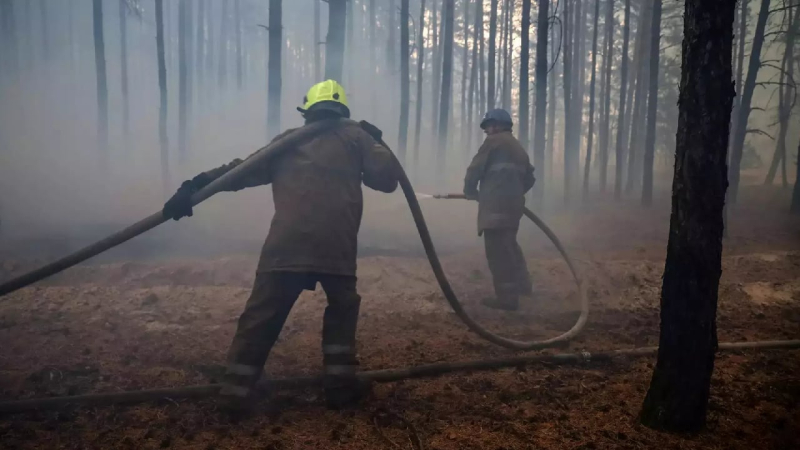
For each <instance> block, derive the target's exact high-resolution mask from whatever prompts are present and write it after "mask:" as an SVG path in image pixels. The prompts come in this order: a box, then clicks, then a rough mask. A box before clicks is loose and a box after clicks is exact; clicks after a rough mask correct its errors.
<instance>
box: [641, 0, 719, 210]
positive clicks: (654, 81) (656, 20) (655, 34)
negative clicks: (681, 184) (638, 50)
mask: <svg viewBox="0 0 800 450" xmlns="http://www.w3.org/2000/svg"><path fill="white" fill-rule="evenodd" d="M661 1H662V0H654V1H653V24H652V29H651V37H650V83H649V85H648V89H649V91H650V92H649V94H648V95H647V135H646V137H645V144H644V177H643V178H644V180H643V183H642V206H645V207H649V206H650V205H651V204H652V203H653V160H654V158H655V150H656V112H657V110H658V64H659V57H660V54H661V51H660V45H661ZM687 6H688V3H687ZM731 24H733V18H731ZM731 28H733V26H732V25H731Z"/></svg>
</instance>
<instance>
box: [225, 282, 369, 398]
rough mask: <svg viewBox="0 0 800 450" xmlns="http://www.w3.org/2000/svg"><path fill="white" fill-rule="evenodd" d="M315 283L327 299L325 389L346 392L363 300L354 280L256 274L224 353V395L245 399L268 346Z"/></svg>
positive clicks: (352, 377) (351, 377)
mask: <svg viewBox="0 0 800 450" xmlns="http://www.w3.org/2000/svg"><path fill="white" fill-rule="evenodd" d="M317 282H319V283H320V284H321V285H322V288H323V289H324V290H325V294H326V295H327V296H328V306H327V308H325V315H324V317H323V325H322V353H323V362H324V365H325V388H326V392H328V391H331V390H337V389H340V390H345V389H347V388H349V387H351V386H352V385H353V384H354V383H355V373H356V367H357V365H358V360H357V358H356V326H357V324H358V310H359V306H360V304H361V297H359V295H358V293H357V292H356V277H354V276H342V275H329V274H320V273H300V272H277V271H275V272H260V273H258V274H257V275H256V280H255V284H254V286H253V291H252V293H251V295H250V299H249V300H248V301H247V304H246V306H245V309H244V312H242V315H241V316H240V317H239V325H238V327H237V329H236V334H235V336H234V338H233V343H231V347H230V350H229V351H228V368H227V371H226V374H225V378H224V381H223V387H222V390H221V391H220V394H221V395H222V396H226V397H240V398H242V399H245V398H247V397H248V396H249V395H250V393H251V389H252V388H253V386H254V385H255V383H256V382H257V381H258V378H259V376H260V375H261V372H262V370H263V367H264V363H265V362H266V360H267V356H268V355H269V352H270V350H271V349H272V346H273V345H275V342H276V341H277V339H278V334H279V333H280V331H281V328H283V324H284V323H285V322H286V318H287V317H288V316H289V312H290V311H291V310H292V306H293V305H294V303H295V301H296V300H297V298H298V297H299V296H300V294H301V293H302V292H303V290H312V291H313V290H314V289H315V288H316V284H317Z"/></svg>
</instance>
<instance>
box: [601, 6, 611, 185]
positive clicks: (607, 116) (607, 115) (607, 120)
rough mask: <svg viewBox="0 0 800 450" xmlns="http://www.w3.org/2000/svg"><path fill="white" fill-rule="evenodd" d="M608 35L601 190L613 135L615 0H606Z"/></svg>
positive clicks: (606, 39)
mask: <svg viewBox="0 0 800 450" xmlns="http://www.w3.org/2000/svg"><path fill="white" fill-rule="evenodd" d="M606 1H607V7H606V18H605V26H606V36H605V39H604V47H605V55H604V56H603V63H604V65H605V88H604V95H603V111H602V117H603V120H602V124H601V125H600V192H603V193H605V192H606V185H607V184H608V181H607V179H608V141H609V138H610V137H611V69H612V67H613V64H612V62H613V60H614V0H606Z"/></svg>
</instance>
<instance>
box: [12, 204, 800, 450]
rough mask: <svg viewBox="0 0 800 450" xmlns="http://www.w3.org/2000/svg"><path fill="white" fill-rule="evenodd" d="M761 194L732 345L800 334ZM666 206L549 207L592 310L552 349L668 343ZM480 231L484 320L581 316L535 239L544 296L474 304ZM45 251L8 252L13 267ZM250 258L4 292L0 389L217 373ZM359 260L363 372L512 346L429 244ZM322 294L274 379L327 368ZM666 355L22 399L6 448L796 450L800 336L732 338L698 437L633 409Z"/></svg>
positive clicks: (291, 335)
mask: <svg viewBox="0 0 800 450" xmlns="http://www.w3.org/2000/svg"><path fill="white" fill-rule="evenodd" d="M764 195H767V194H764ZM767 196H768V197H770V198H772V197H773V196H772V194H769V195H767ZM754 198H755V199H751V201H750V202H749V203H748V205H749V206H741V207H739V208H737V209H736V210H735V211H732V212H731V219H730V222H729V226H730V234H729V236H728V238H726V240H725V242H724V248H725V250H724V255H723V275H722V280H721V285H720V301H719V315H718V329H719V338H720V341H722V342H725V341H749V340H761V339H764V340H767V339H769V340H772V339H797V338H798V337H800V334H799V333H800V220H799V219H798V218H793V217H790V216H789V215H787V214H784V213H782V212H779V211H778V207H777V206H776V205H774V204H771V202H770V201H765V200H764V199H763V198H761V200H759V199H758V198H760V197H759V196H758V195H756V196H755V197H754ZM781 198H782V199H784V200H785V198H784V197H783V196H781ZM782 202H783V200H782ZM473 214H474V212H473ZM668 218H669V208H668V207H662V208H660V209H658V210H657V211H656V212H653V213H652V214H651V213H646V214H643V213H642V211H641V210H640V209H639V208H638V206H633V205H630V206H628V207H617V208H615V209H614V212H613V213H611V212H609V209H604V208H603V207H602V206H597V207H594V208H592V209H590V210H587V211H585V212H583V213H581V214H570V215H569V216H567V215H566V214H560V213H558V212H553V213H552V214H551V215H550V216H549V217H548V222H550V223H551V225H553V228H554V229H555V230H556V232H557V233H558V234H559V235H560V237H561V238H562V240H563V241H564V242H565V243H566V244H567V245H568V248H569V249H570V252H571V253H572V254H573V255H574V258H575V259H576V260H577V262H578V267H579V269H580V271H581V273H582V275H583V277H584V278H585V279H586V281H587V283H588V292H589V295H590V301H591V307H592V310H591V315H590V318H589V322H588V324H587V326H586V329H585V330H584V331H583V333H582V334H581V335H580V336H579V337H578V338H576V339H575V340H574V341H572V342H571V343H570V344H569V345H568V346H566V347H564V348H561V349H554V350H552V351H551V352H554V353H555V352H574V351H582V350H587V351H602V350H611V349H618V348H633V347H641V346H653V345H657V342H658V329H659V310H658V308H659V291H660V282H661V274H662V271H663V261H664V256H665V252H666V237H667V230H668ZM431 220H432V221H434V222H435V221H436V220H437V218H435V217H434V218H432V219H431ZM441 220H445V221H446V220H447V218H441ZM470 226H472V223H470ZM434 228H435V227H434ZM529 232H530V233H532V234H533V233H534V231H530V229H529ZM525 233H527V232H525ZM521 234H523V232H522V231H521ZM434 238H436V237H434ZM473 239H474V241H475V242H474V243H473V244H475V245H472V246H468V247H465V248H464V249H463V250H462V251H453V252H449V253H448V254H447V255H446V256H445V257H443V264H444V267H445V269H446V271H447V273H448V275H449V277H450V280H451V282H452V284H453V285H454V286H456V291H457V292H458V293H459V295H460V296H461V298H462V300H463V301H464V302H465V303H466V305H467V308H468V310H469V312H470V313H471V314H472V315H473V317H475V318H476V319H477V320H479V321H480V322H481V323H483V324H485V325H487V326H489V327H490V328H492V329H493V330H496V331H500V332H502V333H503V334H504V335H506V336H513V337H517V338H526V339H541V338H546V337H552V336H554V335H556V334H558V333H560V332H563V331H565V330H567V329H568V328H569V327H571V326H572V324H573V323H574V321H575V319H576V317H577V315H578V313H577V296H576V292H575V289H574V285H573V282H572V280H571V278H570V276H569V273H568V272H567V269H566V265H565V264H564V263H563V262H562V261H561V260H560V259H559V258H558V255H557V254H556V253H555V252H554V251H553V250H552V249H551V248H548V247H547V246H546V244H545V243H541V242H539V241H538V240H535V242H534V240H531V242H534V243H531V244H529V245H528V244H526V245H525V246H524V247H525V248H524V250H525V252H526V254H527V257H528V264H529V269H530V272H531V274H532V277H533V280H534V282H535V283H536V287H537V293H536V296H535V301H534V302H532V303H530V304H525V305H524V306H523V308H522V310H521V311H520V312H518V313H502V312H495V311H491V310H487V309H485V308H482V307H481V306H479V301H480V300H481V299H482V298H483V297H487V296H490V295H491V278H490V276H489V274H488V270H487V268H486V265H485V262H484V259H483V255H482V252H481V251H480V246H479V244H480V242H479V241H478V240H477V238H476V237H475V238H473ZM521 241H522V242H529V240H528V239H527V238H526V237H525V236H522V237H521ZM35 263H36V262H35V261H25V260H24V259H7V260H5V261H0V279H5V278H8V277H10V276H13V275H15V274H18V273H21V272H22V271H24V270H25V269H27V268H28V267H29V266H30V265H32V264H35ZM254 264H255V258H254V256H253V255H244V256H227V257H217V258H208V259H198V258H191V259H183V260H169V261H164V260H159V261H135V262H113V263H103V264H100V265H84V266H80V267H77V268H74V269H71V270H70V271H68V272H66V273H64V274H63V275H60V276H58V277H56V278H54V279H52V280H49V281H47V282H45V283H42V284H39V285H37V286H35V287H30V288H26V289H23V290H21V291H19V292H17V293H14V294H12V295H11V296H9V297H8V298H3V299H2V300H0V343H2V345H0V401H3V400H11V399H19V398H31V397H43V396H54V395H71V394H82V393H90V392H115V391H122V390H135V389H143V388H159V387H173V386H183V385H190V384H206V383H209V382H214V381H217V380H219V375H220V374H221V373H222V371H223V370H224V369H223V366H222V363H223V361H224V358H225V352H226V349H227V346H228V344H229V343H230V340H231V337H232V334H233V332H234V327H235V325H236V320H237V318H238V315H239V313H240V312H241V310H242V307H243V305H244V303H245V301H246V299H247V297H248V294H249V288H250V284H251V282H252V279H253V269H254ZM358 275H359V289H360V292H361V295H362V297H363V302H362V309H361V321H360V324H359V332H358V338H359V353H360V358H361V362H362V368H363V369H382V368H399V367H405V366H411V365H417V364H423V363H432V362H439V361H462V360H470V359H479V358H489V357H500V356H504V355H510V354H512V353H511V352H510V351H507V350H504V349H501V348H499V347H496V346H493V345H491V344H489V343H487V342H485V341H483V340H481V339H480V338H479V337H477V336H475V335H474V334H472V333H470V332H469V331H468V330H467V329H466V327H465V326H464V325H463V324H462V323H461V322H459V320H458V319H457V318H456V317H455V315H454V314H453V313H452V312H451V311H450V309H449V308H448V306H447V304H446V302H445V300H444V298H443V297H442V295H441V293H440V292H439V291H438V288H437V285H436V284H435V281H434V278H433V276H432V274H431V271H430V268H429V267H428V265H427V261H426V260H424V259H423V258H420V257H419V256H413V255H412V256H366V257H362V258H360V260H359V273H358ZM324 304H325V298H324V295H323V293H322V292H321V290H318V291H316V292H307V293H304V294H303V296H302V297H301V300H300V301H298V303H297V304H296V306H295V308H294V310H293V311H292V314H291V316H290V318H289V320H288V322H287V324H286V326H285V328H284V330H283V332H282V334H281V338H280V341H279V342H278V344H277V346H276V347H275V349H274V350H273V353H272V355H271V357H270V360H269V362H268V364H267V367H266V372H267V373H268V374H269V376H271V377H286V376H295V375H311V374H315V373H318V372H319V370H320V369H321V355H320V331H321V317H322V310H323V306H324ZM653 363H654V358H652V357H647V358H638V359H624V358H619V359H616V360H614V361H612V362H606V363H598V362H595V363H588V364H584V365H565V366H554V365H543V364H538V365H530V366H528V367H525V368H517V369H508V370H501V371H496V372H483V373H475V374H460V375H450V376H444V377H440V378H434V379H425V380H413V381H406V382H395V383H387V384H381V385H377V386H376V388H375V391H374V396H373V397H372V398H370V399H369V400H367V401H366V402H365V403H364V405H363V408H361V409H358V410H355V411H350V412H331V411H327V410H325V408H324V405H323V399H322V397H321V395H320V394H321V392H319V391H318V390H316V389H308V390H304V391H294V392H288V391H287V392H275V393H273V394H271V395H270V396H269V398H267V399H264V401H262V402H261V403H260V404H259V407H258V410H257V412H256V414H255V415H253V416H252V417H250V418H248V419H245V420H243V421H239V422H236V423H231V422H229V421H228V420H227V419H226V418H225V417H224V416H223V415H221V414H220V413H219V412H218V411H217V409H216V405H215V403H214V401H213V400H204V401H180V400H178V401H168V402H164V403H163V404H143V405H137V406H130V407H92V408H84V409H77V410H71V411H66V412H59V413H55V412H39V413H29V414H18V415H13V416H5V417H0V448H7V449H12V448H54V449H55V448H82V449H83V448H93V449H94V448H96V449H112V448H121V449H128V448H130V449H146V448H182V449H208V450H210V449H251V448H252V449H380V448H387V449H390V448H403V449H409V448H414V446H413V445H412V442H411V440H412V439H413V436H414V435H415V434H416V435H417V436H418V437H419V439H420V440H421V441H422V443H423V444H424V448H426V449H441V450H445V449H492V450H494V449H566V448H583V449H602V448H605V449H612V448H613V449H616V448H630V449H645V448H662V449H748V450H749V449H754V448H758V449H789V448H800V351H798V350H772V351H741V352H724V353H721V354H720V355H719V356H718V358H717V362H716V365H715V371H714V377H713V381H712V388H711V400H710V410H709V417H708V427H707V430H706V431H704V432H702V433H699V434H696V435H674V434H662V433H657V432H654V431H652V430H649V429H647V428H645V427H643V426H641V425H639V423H638V421H637V414H638V412H639V408H640V406H641V403H642V400H643V398H644V395H645V393H646V390H647V387H648V383H649V381H650V376H651V373H652V368H653ZM398 417H402V418H403V419H404V420H405V421H407V422H404V421H403V420H401V419H399V418H398ZM406 423H410V424H413V431H411V430H409V429H408V428H407V425H406ZM387 439H388V440H391V441H392V442H394V443H395V444H389V443H387Z"/></svg>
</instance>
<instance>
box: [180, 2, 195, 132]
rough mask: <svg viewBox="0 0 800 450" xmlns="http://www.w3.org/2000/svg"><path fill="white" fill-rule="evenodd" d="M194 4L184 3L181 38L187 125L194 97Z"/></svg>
mask: <svg viewBox="0 0 800 450" xmlns="http://www.w3.org/2000/svg"><path fill="white" fill-rule="evenodd" d="M194 2H195V0H189V1H188V2H187V3H186V28H185V33H186V35H185V36H183V37H182V39H184V40H185V41H186V55H185V60H186V90H187V93H188V96H187V97H186V118H187V125H188V120H189V117H191V116H192V99H193V97H194V71H193V70H192V58H193V57H194V53H193V50H194V13H193V11H194Z"/></svg>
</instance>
